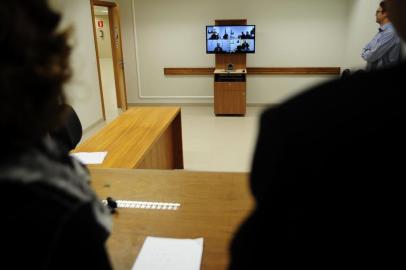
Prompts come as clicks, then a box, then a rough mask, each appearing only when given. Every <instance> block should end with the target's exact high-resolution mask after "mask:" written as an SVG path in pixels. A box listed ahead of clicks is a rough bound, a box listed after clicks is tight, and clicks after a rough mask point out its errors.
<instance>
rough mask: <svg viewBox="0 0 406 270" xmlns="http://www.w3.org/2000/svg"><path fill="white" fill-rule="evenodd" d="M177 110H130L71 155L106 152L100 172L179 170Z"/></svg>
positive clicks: (152, 108) (179, 129)
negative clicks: (114, 170) (121, 169)
mask: <svg viewBox="0 0 406 270" xmlns="http://www.w3.org/2000/svg"><path fill="white" fill-rule="evenodd" d="M180 111H181V110H180V107H141V108H131V109H129V110H127V111H126V112H125V113H123V114H122V115H120V116H119V117H118V118H117V119H116V120H114V121H113V122H111V123H110V124H109V125H107V126H106V127H105V128H104V129H102V130H101V131H100V132H98V133H97V134H96V135H94V136H93V137H91V138H89V139H88V140H87V141H85V142H84V143H82V144H80V145H79V146H78V147H77V148H76V149H75V150H74V151H73V152H99V151H107V152H108V153H107V156H106V158H105V160H104V162H103V164H101V165H91V166H89V167H99V168H126V169H132V168H154V169H174V168H177V169H182V168H183V154H182V131H181V120H180Z"/></svg>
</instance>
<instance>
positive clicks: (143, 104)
mask: <svg viewBox="0 0 406 270" xmlns="http://www.w3.org/2000/svg"><path fill="white" fill-rule="evenodd" d="M127 105H128V107H150V106H154V107H165V106H181V107H209V106H213V103H128V104H127ZM275 105H277V104H269V103H247V107H273V106H275Z"/></svg>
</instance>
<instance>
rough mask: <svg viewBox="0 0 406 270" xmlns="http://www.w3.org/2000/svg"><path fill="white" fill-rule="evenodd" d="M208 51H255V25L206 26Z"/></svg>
mask: <svg viewBox="0 0 406 270" xmlns="http://www.w3.org/2000/svg"><path fill="white" fill-rule="evenodd" d="M206 51H207V53H255V25H209V26H206Z"/></svg>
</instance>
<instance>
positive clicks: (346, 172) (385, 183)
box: [230, 64, 406, 270]
mask: <svg viewBox="0 0 406 270" xmlns="http://www.w3.org/2000/svg"><path fill="white" fill-rule="evenodd" d="M405 76H406V65H405V64H403V65H401V66H398V67H396V68H392V69H388V70H382V71H376V72H372V73H364V74H356V75H353V76H349V77H348V78H343V79H340V80H335V81H332V82H329V83H326V84H323V85H321V86H318V87H315V88H313V89H311V90H309V91H306V92H305V93H303V94H301V95H299V96H297V97H294V98H292V99H290V100H288V101H287V102H285V103H283V104H282V105H280V106H277V107H275V108H272V109H268V110H267V111H265V112H264V113H263V115H262V118H261V126H260V133H259V137H258V141H257V146H256V151H255V156H254V160H253V165H252V172H251V179H250V185H251V190H252V193H253V195H254V197H255V200H256V208H255V210H254V211H253V212H252V214H251V215H250V216H249V217H248V218H247V220H246V221H245V222H244V223H243V224H242V225H241V227H240V228H239V230H238V231H237V232H236V235H235V237H234V239H233V241H232V245H231V255H232V258H231V266H230V269H232V270H236V269H293V268H291V267H300V268H307V267H311V268H313V269H314V268H319V269H322V268H323V269H330V268H331V267H334V266H342V267H346V268H351V267H354V266H362V267H363V268H364V267H367V266H375V267H376V266H378V265H379V264H383V265H385V267H388V266H389V265H390V264H392V263H394V264H395V263H401V265H404V262H403V259H402V260H401V258H403V255H402V256H400V249H399V248H398V244H400V243H404V240H405V237H404V232H403V231H404V228H405V222H404V221H403V215H404V197H405V195H404V194H405V189H404V188H403V182H404V181H405V179H406V177H405V167H406V166H405V158H404V157H405V152H404V149H405V140H406V136H405V132H404V131H403V129H404V127H403V126H404V125H405V123H406V121H405V120H406V113H405V108H406V105H405V101H406V98H405V97H406V95H405V92H406V87H405V85H406V83H405V82H406V77H405ZM264 266H265V267H264ZM295 269H299V268H295Z"/></svg>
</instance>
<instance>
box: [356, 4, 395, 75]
mask: <svg viewBox="0 0 406 270" xmlns="http://www.w3.org/2000/svg"><path fill="white" fill-rule="evenodd" d="M375 16H376V22H377V23H378V24H379V25H380V27H379V32H378V33H377V34H376V35H375V37H374V38H373V39H372V40H371V41H370V42H369V43H368V44H367V45H365V47H364V48H363V49H362V54H361V56H362V58H363V59H364V60H365V61H366V62H367V66H366V69H367V70H368V71H370V70H374V69H379V68H386V67H390V66H393V65H395V64H397V63H399V62H400V60H401V42H400V39H399V37H398V36H397V34H396V31H395V29H394V28H393V26H392V23H391V22H390V20H389V17H388V13H387V10H386V3H385V1H382V2H381V3H380V4H379V7H378V9H377V10H376V14H375Z"/></svg>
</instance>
